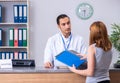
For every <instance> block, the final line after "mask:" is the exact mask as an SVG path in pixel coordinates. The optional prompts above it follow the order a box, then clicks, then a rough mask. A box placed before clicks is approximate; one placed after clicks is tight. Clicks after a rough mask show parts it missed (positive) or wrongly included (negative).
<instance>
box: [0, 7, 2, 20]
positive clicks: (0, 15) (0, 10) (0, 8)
mask: <svg viewBox="0 0 120 83" xmlns="http://www.w3.org/2000/svg"><path fill="white" fill-rule="evenodd" d="M0 22H2V6H1V5H0Z"/></svg>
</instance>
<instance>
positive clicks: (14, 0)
mask: <svg viewBox="0 0 120 83" xmlns="http://www.w3.org/2000/svg"><path fill="white" fill-rule="evenodd" d="M26 1H27V0H0V2H26Z"/></svg>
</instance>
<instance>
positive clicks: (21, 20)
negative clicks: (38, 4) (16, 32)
mask: <svg viewBox="0 0 120 83" xmlns="http://www.w3.org/2000/svg"><path fill="white" fill-rule="evenodd" d="M18 7H19V23H22V22H23V18H22V14H23V9H22V5H18Z"/></svg>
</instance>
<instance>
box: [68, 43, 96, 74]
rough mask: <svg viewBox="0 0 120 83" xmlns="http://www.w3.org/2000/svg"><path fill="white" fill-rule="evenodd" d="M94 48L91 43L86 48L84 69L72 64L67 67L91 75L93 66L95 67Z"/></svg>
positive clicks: (78, 72)
mask: <svg viewBox="0 0 120 83" xmlns="http://www.w3.org/2000/svg"><path fill="white" fill-rule="evenodd" d="M94 55H95V48H94V47H93V46H92V45H91V46H89V48H88V54H87V69H85V70H77V69H76V68H75V67H74V66H73V67H69V69H70V70H71V71H72V72H74V73H76V74H80V75H83V76H93V74H94V68H95V56H94Z"/></svg>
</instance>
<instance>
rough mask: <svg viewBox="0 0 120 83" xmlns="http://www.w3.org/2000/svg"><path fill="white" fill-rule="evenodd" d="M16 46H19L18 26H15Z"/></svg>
mask: <svg viewBox="0 0 120 83" xmlns="http://www.w3.org/2000/svg"><path fill="white" fill-rule="evenodd" d="M14 46H18V28H14Z"/></svg>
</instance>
